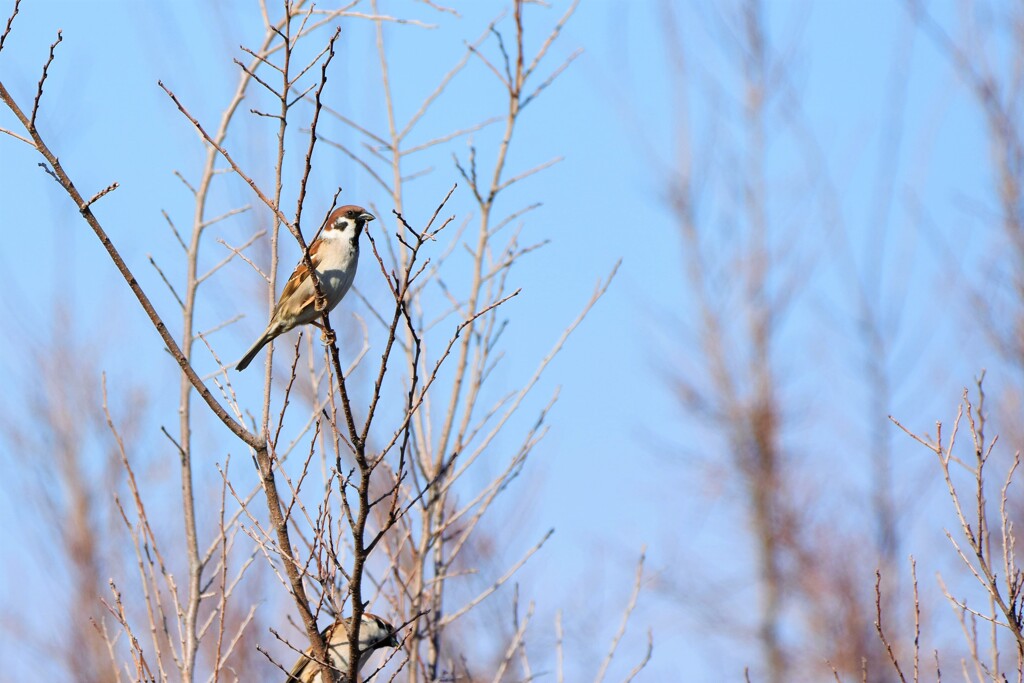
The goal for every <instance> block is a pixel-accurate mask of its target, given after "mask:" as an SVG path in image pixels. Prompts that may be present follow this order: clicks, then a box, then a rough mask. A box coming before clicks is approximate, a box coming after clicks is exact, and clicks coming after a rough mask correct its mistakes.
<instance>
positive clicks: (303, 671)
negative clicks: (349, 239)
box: [285, 261, 337, 683]
mask: <svg viewBox="0 0 1024 683" xmlns="http://www.w3.org/2000/svg"><path fill="white" fill-rule="evenodd" d="M315 263H316V262H315V261H314V265H315ZM335 623H337V622H335ZM334 626H335V624H330V625H328V626H327V628H325V629H324V630H323V631H320V635H321V636H322V637H323V639H324V642H325V643H326V644H327V647H328V661H330V655H329V653H330V647H331V633H332V632H333V631H334ZM309 667H313V668H312V669H309V671H308V672H307V669H308V668H309ZM319 667H320V665H319V664H317V663H316V662H315V661H313V653H312V652H311V648H306V650H305V651H304V652H303V653H302V654H301V655H299V661H297V662H295V666H293V667H292V670H291V673H289V674H288V680H287V681H285V683H304V681H309V680H312V678H313V676H314V675H315V671H316V669H318V668H319Z"/></svg>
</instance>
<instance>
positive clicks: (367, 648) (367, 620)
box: [286, 612, 398, 683]
mask: <svg viewBox="0 0 1024 683" xmlns="http://www.w3.org/2000/svg"><path fill="white" fill-rule="evenodd" d="M347 626H348V619H343V620H339V621H336V622H334V623H333V624H331V625H330V626H328V627H327V628H325V629H324V630H323V632H321V634H320V635H322V636H323V637H324V640H325V641H326V642H327V652H328V655H329V656H330V659H331V662H330V663H331V666H332V667H334V669H335V670H337V671H340V672H341V674H342V676H344V675H346V674H347V673H348V633H347V632H346V630H345V629H346V627H347ZM385 647H398V638H396V637H395V628H394V627H393V626H392V625H391V624H389V623H388V622H386V621H384V620H383V619H381V618H380V617H378V616H375V615H373V614H367V613H365V612H364V613H363V619H362V623H361V625H360V626H359V666H357V667H356V672H357V673H358V672H359V670H360V669H362V668H363V665H364V664H366V660H368V659H369V658H370V655H372V654H373V653H374V651H376V650H380V649H381V648H385ZM312 657H313V653H312V650H311V649H307V650H306V651H305V652H303V653H302V656H301V657H299V661H297V662H295V666H293V667H292V672H291V674H289V675H288V680H287V681H286V683H321V676H320V665H319V664H317V663H316V662H315V661H313V659H312Z"/></svg>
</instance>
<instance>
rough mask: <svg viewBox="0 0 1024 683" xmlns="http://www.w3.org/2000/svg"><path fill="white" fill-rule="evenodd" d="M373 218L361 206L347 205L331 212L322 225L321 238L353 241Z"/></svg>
mask: <svg viewBox="0 0 1024 683" xmlns="http://www.w3.org/2000/svg"><path fill="white" fill-rule="evenodd" d="M374 218H375V216H374V215H373V214H372V213H370V212H369V211H367V210H366V209H364V208H363V207H361V206H355V205H353V204H349V205H348V206H342V207H339V208H337V209H335V210H334V211H332V212H331V215H330V216H328V217H327V222H326V223H325V224H324V232H323V236H324V237H326V238H327V239H333V238H335V237H348V238H350V239H352V240H355V239H357V238H358V237H359V233H360V232H362V230H363V228H364V227H365V226H366V224H367V223H369V222H370V221H372V220H374Z"/></svg>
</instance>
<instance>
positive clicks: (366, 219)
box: [359, 211, 376, 223]
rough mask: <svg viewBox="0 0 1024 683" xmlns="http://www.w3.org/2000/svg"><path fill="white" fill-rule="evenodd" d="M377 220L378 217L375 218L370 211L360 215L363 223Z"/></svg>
mask: <svg viewBox="0 0 1024 683" xmlns="http://www.w3.org/2000/svg"><path fill="white" fill-rule="evenodd" d="M375 219H376V216H374V215H373V214H372V213H370V212H368V211H364V212H362V213H361V214H359V220H361V221H363V222H365V223H369V222H370V221H372V220H375Z"/></svg>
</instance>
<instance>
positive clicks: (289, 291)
mask: <svg viewBox="0 0 1024 683" xmlns="http://www.w3.org/2000/svg"><path fill="white" fill-rule="evenodd" d="M322 246H323V241H322V240H319V239H317V240H313V243H312V244H311V245H309V260H310V261H312V262H313V268H314V269H315V270H319V268H320V262H321V261H322V260H323V255H322V254H321V253H320V248H321V247H322ZM300 290H301V292H300ZM307 290H308V293H307ZM297 292H299V296H300V299H298V300H295V295H296V293H297ZM315 298H316V290H315V289H314V288H313V283H312V281H311V280H310V277H309V269H308V268H306V260H305V259H302V260H301V261H299V265H297V266H295V271H294V272H293V273H292V276H291V277H290V278H288V282H286V283H285V285H284V290H283V291H282V292H281V298H280V299H278V302H277V305H278V308H280V307H281V306H282V305H284V304H285V302H288V306H289V308H293V309H294V310H291V311H289V313H291V314H292V315H294V314H297V313H298V312H299V311H301V310H302V309H304V308H306V307H307V306H310V305H312V303H313V300H314V299H315Z"/></svg>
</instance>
